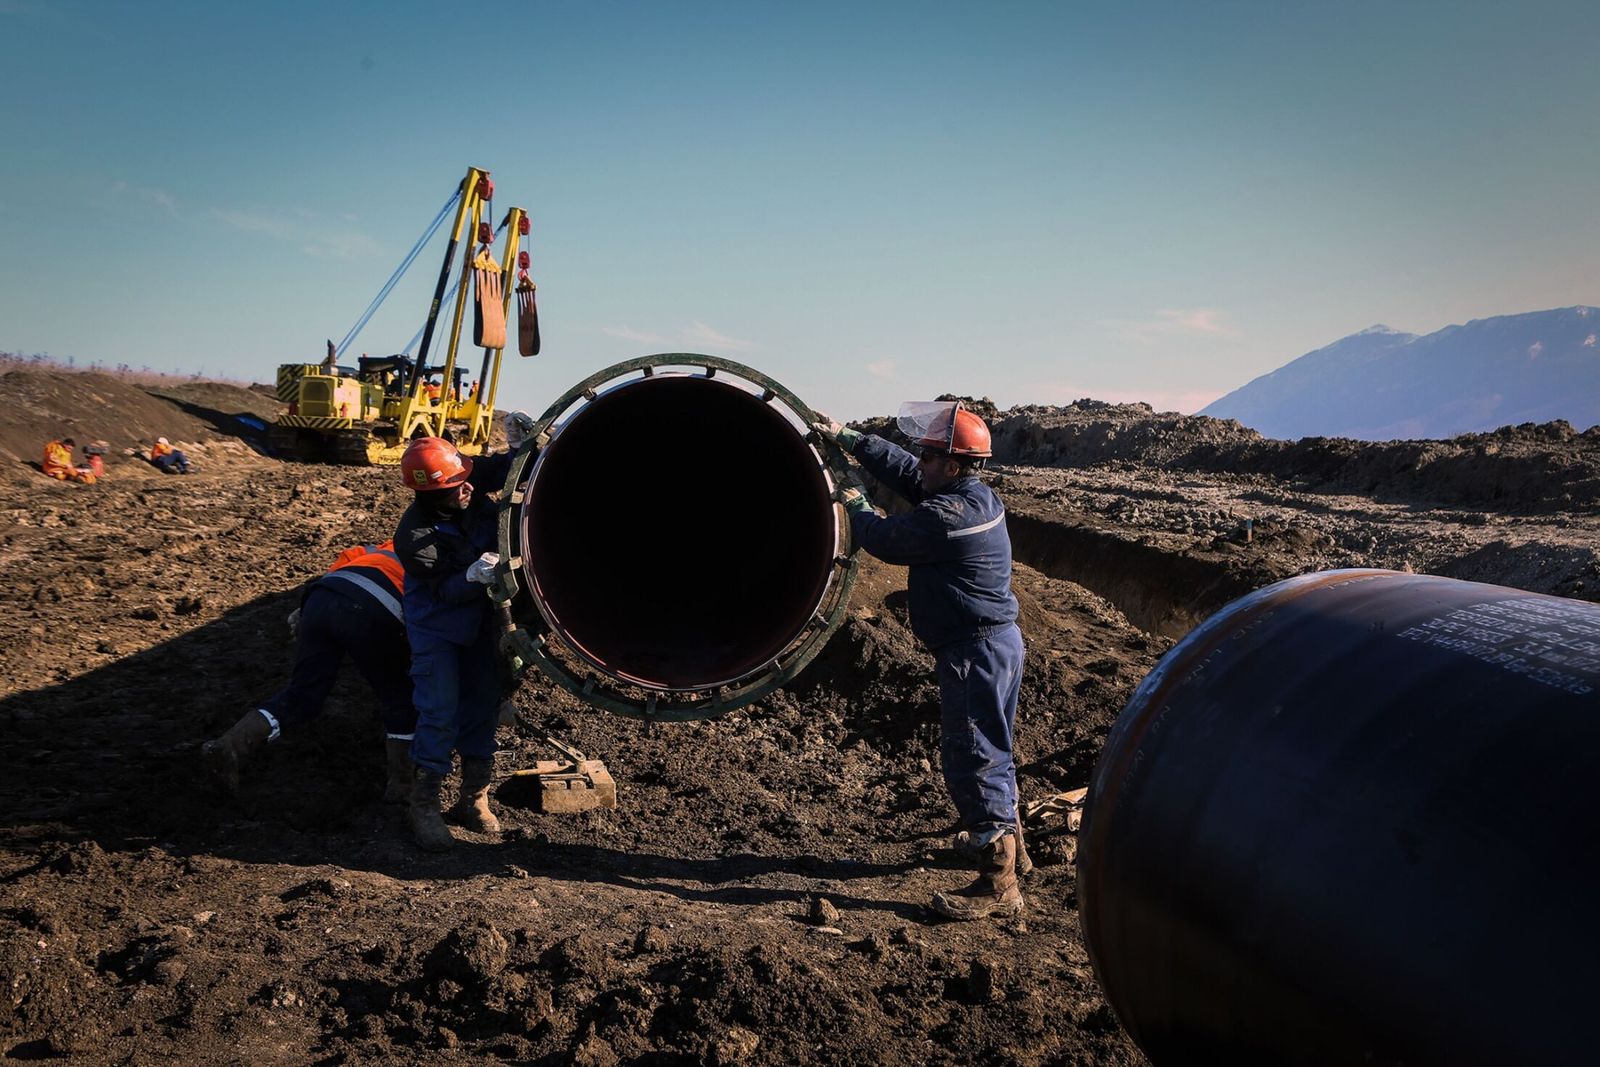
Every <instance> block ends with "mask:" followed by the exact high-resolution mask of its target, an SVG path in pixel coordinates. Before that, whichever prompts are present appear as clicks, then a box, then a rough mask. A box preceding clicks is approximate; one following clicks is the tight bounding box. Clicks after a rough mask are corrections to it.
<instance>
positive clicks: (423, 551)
mask: <svg viewBox="0 0 1600 1067" xmlns="http://www.w3.org/2000/svg"><path fill="white" fill-rule="evenodd" d="M397 547H398V546H397ZM442 548H443V546H441V544H440V542H439V535H438V532H437V531H435V530H418V531H416V539H415V540H414V541H413V542H412V543H411V544H410V545H407V546H405V550H404V551H401V552H399V553H398V555H399V556H400V564H401V566H403V567H404V568H405V570H406V573H407V574H409V575H411V576H412V577H413V578H416V579H418V580H419V581H423V582H426V583H428V584H429V585H430V586H432V587H433V592H434V595H435V596H437V597H438V598H439V599H440V600H442V601H444V602H445V603H447V604H467V603H470V602H471V601H473V600H476V599H477V598H479V597H481V596H483V594H484V587H483V586H482V585H479V584H478V583H477V582H469V581H467V567H466V566H462V567H460V568H459V569H458V568H456V567H453V566H452V565H451V562H450V560H449V559H448V558H447V556H448V553H446V552H444V551H442ZM468 566H470V563H469V564H468Z"/></svg>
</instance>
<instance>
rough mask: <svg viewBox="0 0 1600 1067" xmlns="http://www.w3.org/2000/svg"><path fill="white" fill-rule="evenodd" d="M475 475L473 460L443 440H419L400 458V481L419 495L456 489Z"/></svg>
mask: <svg viewBox="0 0 1600 1067" xmlns="http://www.w3.org/2000/svg"><path fill="white" fill-rule="evenodd" d="M471 473H472V460H471V459H470V458H468V457H466V456H463V455H462V454H461V453H460V452H459V451H458V450H457V449H456V446H455V445H453V444H451V443H450V442H449V441H446V440H445V439H444V438H442V437H418V438H417V439H416V440H414V441H412V442H411V443H410V444H409V445H407V446H406V453H405V455H403V456H401V457H400V477H401V478H402V479H403V480H404V481H405V483H406V486H407V487H408V488H411V489H415V490H417V491H418V492H419V493H420V492H424V491H426V490H429V489H454V488H455V487H456V486H458V485H460V484H461V483H462V482H464V481H466V480H467V475H469V474H471Z"/></svg>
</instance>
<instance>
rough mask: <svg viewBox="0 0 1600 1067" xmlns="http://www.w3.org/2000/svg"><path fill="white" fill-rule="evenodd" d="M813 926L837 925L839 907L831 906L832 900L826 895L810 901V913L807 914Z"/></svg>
mask: <svg viewBox="0 0 1600 1067" xmlns="http://www.w3.org/2000/svg"><path fill="white" fill-rule="evenodd" d="M808 918H809V919H810V921H811V925H813V926H837V925H839V909H838V908H836V907H834V906H833V901H831V900H829V899H828V898H827V897H817V898H815V899H814V900H812V901H811V914H810V915H809V916H808Z"/></svg>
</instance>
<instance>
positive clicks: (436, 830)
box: [406, 767, 456, 852]
mask: <svg viewBox="0 0 1600 1067" xmlns="http://www.w3.org/2000/svg"><path fill="white" fill-rule="evenodd" d="M443 790H444V775H442V774H438V773H436V772H434V771H430V770H428V769H427V768H425V767H418V768H417V776H416V778H414V779H413V780H412V782H411V799H410V800H409V801H408V802H407V803H406V821H407V822H409V823H410V824H411V837H412V839H413V840H415V841H416V843H417V847H418V848H420V849H422V850H423V851H424V852H445V851H447V850H448V849H449V848H450V846H451V845H454V844H455V843H456V839H455V838H453V837H451V836H450V827H448V826H446V825H445V824H444V816H443V815H441V814H440V813H439V805H440V803H441V802H440V799H439V794H440V793H441V792H443Z"/></svg>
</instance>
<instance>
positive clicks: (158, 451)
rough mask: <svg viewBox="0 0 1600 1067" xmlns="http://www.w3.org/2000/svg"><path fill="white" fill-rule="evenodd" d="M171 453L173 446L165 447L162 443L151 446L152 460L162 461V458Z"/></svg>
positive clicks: (158, 442)
mask: <svg viewBox="0 0 1600 1067" xmlns="http://www.w3.org/2000/svg"><path fill="white" fill-rule="evenodd" d="M171 451H172V446H171V445H164V444H162V443H161V442H160V441H157V442H156V443H155V444H153V445H151V446H150V458H151V459H160V458H161V457H162V456H165V455H168V454H169V453H171Z"/></svg>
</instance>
